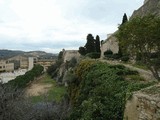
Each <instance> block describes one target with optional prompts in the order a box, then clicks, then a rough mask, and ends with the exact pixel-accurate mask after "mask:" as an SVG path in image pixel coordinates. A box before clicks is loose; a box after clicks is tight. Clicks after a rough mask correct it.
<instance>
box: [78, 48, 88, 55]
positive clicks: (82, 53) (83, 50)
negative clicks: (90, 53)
mask: <svg viewBox="0 0 160 120" xmlns="http://www.w3.org/2000/svg"><path fill="white" fill-rule="evenodd" d="M78 52H79V53H80V54H81V55H86V49H85V48H84V47H79V50H78Z"/></svg>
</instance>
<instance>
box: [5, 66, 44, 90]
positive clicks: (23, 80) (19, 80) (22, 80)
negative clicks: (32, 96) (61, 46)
mask: <svg viewBox="0 0 160 120" xmlns="http://www.w3.org/2000/svg"><path fill="white" fill-rule="evenodd" d="M43 69H44V68H43V66H41V65H35V66H34V67H33V68H32V70H30V71H28V72H26V73H25V74H24V75H20V76H18V77H16V78H15V79H14V80H11V81H9V82H8V83H7V84H8V85H11V86H13V87H17V88H25V87H26V86H27V85H28V84H29V83H30V82H31V81H33V80H35V78H36V77H38V76H40V75H42V72H43Z"/></svg>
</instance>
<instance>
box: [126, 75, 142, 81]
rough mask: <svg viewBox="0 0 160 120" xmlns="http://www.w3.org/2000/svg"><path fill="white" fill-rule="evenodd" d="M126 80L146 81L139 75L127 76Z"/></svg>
mask: <svg viewBox="0 0 160 120" xmlns="http://www.w3.org/2000/svg"><path fill="white" fill-rule="evenodd" d="M126 78H128V79H130V80H131V81H145V79H144V78H143V77H141V76H139V75H127V76H126Z"/></svg>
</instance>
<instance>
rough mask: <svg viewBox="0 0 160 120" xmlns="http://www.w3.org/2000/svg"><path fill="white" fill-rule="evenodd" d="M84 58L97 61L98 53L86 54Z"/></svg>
mask: <svg viewBox="0 0 160 120" xmlns="http://www.w3.org/2000/svg"><path fill="white" fill-rule="evenodd" d="M86 56H87V57H90V58H93V59H97V58H100V53H97V52H93V53H88V54H86Z"/></svg>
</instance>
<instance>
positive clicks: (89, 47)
mask: <svg viewBox="0 0 160 120" xmlns="http://www.w3.org/2000/svg"><path fill="white" fill-rule="evenodd" d="M85 47H86V52H87V53H91V52H95V43H94V37H93V36H92V34H88V35H87V43H86V45H85Z"/></svg>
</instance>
